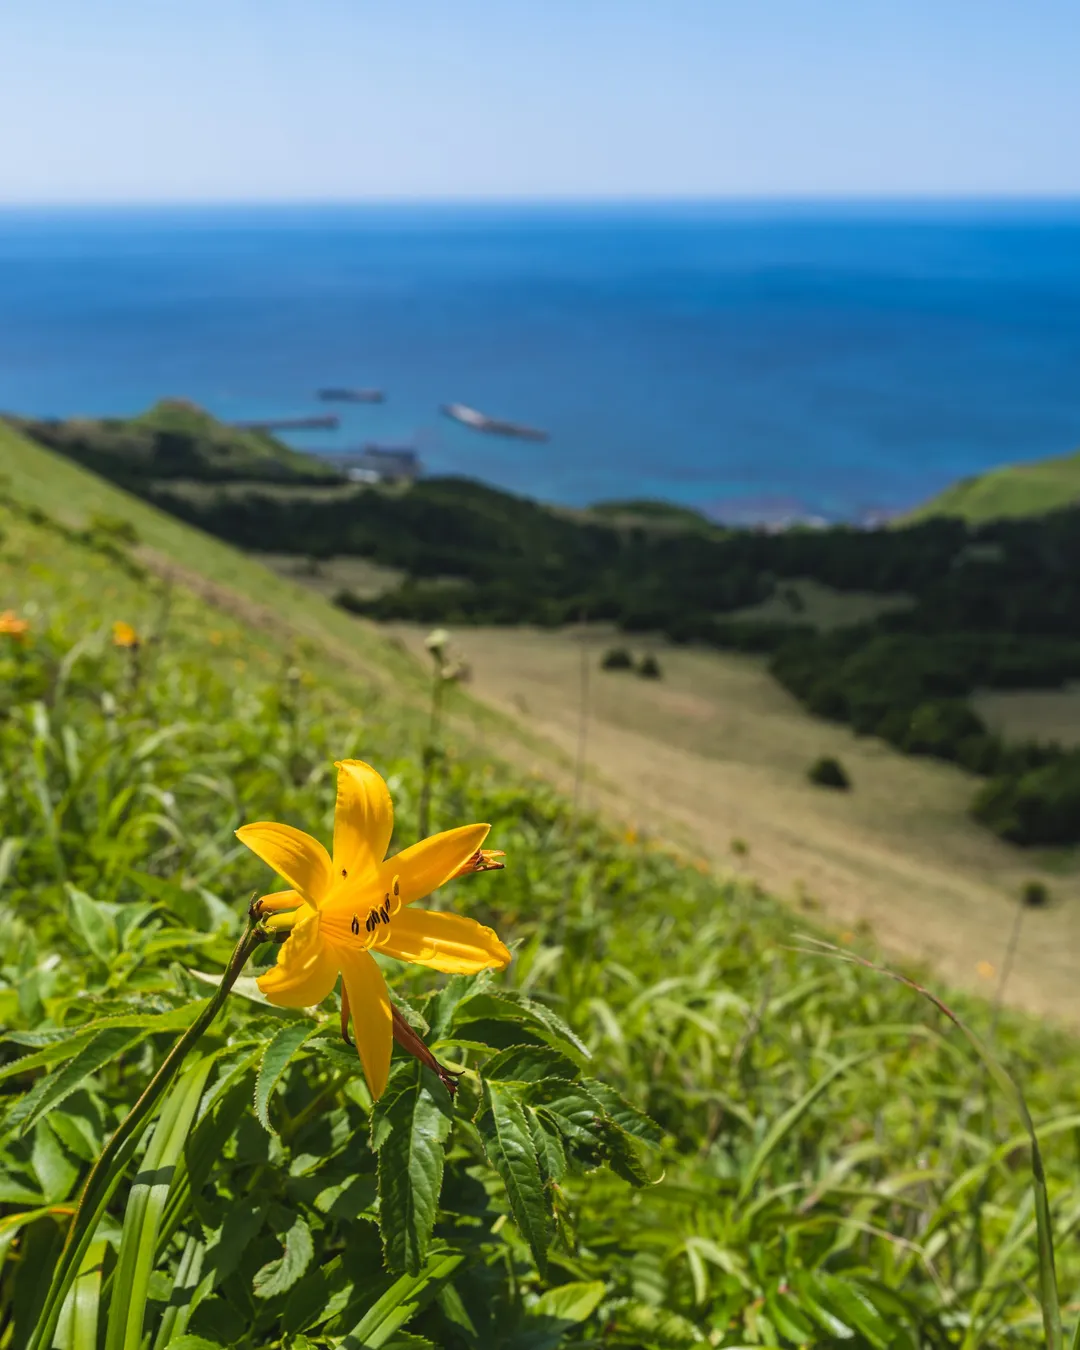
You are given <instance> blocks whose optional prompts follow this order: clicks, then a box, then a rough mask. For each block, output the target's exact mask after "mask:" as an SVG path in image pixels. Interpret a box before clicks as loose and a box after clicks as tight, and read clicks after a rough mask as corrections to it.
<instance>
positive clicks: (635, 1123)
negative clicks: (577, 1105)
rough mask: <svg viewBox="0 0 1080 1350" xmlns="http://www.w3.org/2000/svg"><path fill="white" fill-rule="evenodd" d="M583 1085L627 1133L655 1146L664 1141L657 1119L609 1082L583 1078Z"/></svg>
mask: <svg viewBox="0 0 1080 1350" xmlns="http://www.w3.org/2000/svg"><path fill="white" fill-rule="evenodd" d="M581 1085H582V1087H584V1088H586V1089H587V1090H588V1092H589V1094H590V1095H591V1096H593V1097H595V1098H596V1100H597V1101H598V1102H599V1103H600V1105H601V1106H602V1107H603V1108H604V1110H605V1111H606V1112H607V1114H608V1115H609V1116H610V1117H611V1119H612V1120H613V1121H614V1122H615V1124H616V1125H618V1127H619V1128H620V1129H621V1130H625V1131H626V1133H627V1134H632V1135H633V1136H634V1138H635V1139H640V1140H642V1141H643V1142H644V1143H646V1144H652V1145H653V1146H654V1147H658V1146H659V1145H660V1144H661V1143H663V1139H664V1132H663V1130H661V1128H660V1126H659V1125H657V1123H656V1121H655V1120H651V1119H650V1118H649V1117H648V1116H647V1115H645V1113H644V1112H643V1111H639V1110H638V1109H637V1107H636V1106H631V1105H630V1103H629V1102H628V1101H627V1100H626V1099H625V1098H624V1097H621V1096H620V1095H619V1093H617V1092H616V1091H615V1089H614V1088H613V1087H610V1086H609V1085H608V1084H607V1083H601V1082H600V1081H599V1079H596V1078H583V1079H582V1080H581Z"/></svg>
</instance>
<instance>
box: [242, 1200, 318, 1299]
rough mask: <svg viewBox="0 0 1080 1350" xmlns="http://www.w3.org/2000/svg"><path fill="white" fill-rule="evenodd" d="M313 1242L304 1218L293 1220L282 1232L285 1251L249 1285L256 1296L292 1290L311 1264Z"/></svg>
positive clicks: (313, 1250) (270, 1295)
mask: <svg viewBox="0 0 1080 1350" xmlns="http://www.w3.org/2000/svg"><path fill="white" fill-rule="evenodd" d="M314 1255H315V1243H314V1241H313V1240H312V1237H311V1229H310V1228H309V1227H308V1226H307V1224H306V1223H305V1222H304V1221H303V1219H295V1220H294V1221H293V1225H292V1227H291V1228H290V1229H289V1231H288V1232H287V1233H286V1234H285V1250H284V1252H283V1253H282V1255H281V1256H279V1257H278V1259H277V1260H276V1261H268V1262H267V1263H266V1265H265V1266H263V1267H262V1269H261V1270H260V1271H258V1273H257V1274H256V1276H255V1278H254V1280H253V1281H252V1284H251V1287H252V1290H253V1291H254V1294H255V1297H256V1298H274V1297H275V1296H276V1295H278V1294H284V1293H285V1292H286V1291H287V1290H289V1289H291V1288H292V1287H293V1285H294V1284H295V1283H296V1282H297V1280H298V1279H299V1278H300V1277H301V1275H303V1273H304V1271H305V1270H307V1268H308V1266H309V1265H310V1264H311V1258H312V1257H313V1256H314Z"/></svg>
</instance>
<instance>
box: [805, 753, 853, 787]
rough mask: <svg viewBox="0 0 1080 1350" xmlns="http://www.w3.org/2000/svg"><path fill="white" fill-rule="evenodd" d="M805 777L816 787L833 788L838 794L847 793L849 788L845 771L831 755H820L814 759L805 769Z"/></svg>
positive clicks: (849, 781)
mask: <svg viewBox="0 0 1080 1350" xmlns="http://www.w3.org/2000/svg"><path fill="white" fill-rule="evenodd" d="M806 776H807V778H809V780H810V781H811V783H814V784H816V785H817V786H818V787H824V788H835V789H836V790H837V791H839V792H847V791H848V789H849V788H850V787H851V779H850V778H849V777H848V772H847V770H846V769H845V768H844V766H843V765H842V764H841V763H840V761H839V760H838V759H836V758H835V757H834V756H833V755H822V756H821V758H820V759H815V760H814V762H813V764H811V765H810V767H809V769H807V771H806Z"/></svg>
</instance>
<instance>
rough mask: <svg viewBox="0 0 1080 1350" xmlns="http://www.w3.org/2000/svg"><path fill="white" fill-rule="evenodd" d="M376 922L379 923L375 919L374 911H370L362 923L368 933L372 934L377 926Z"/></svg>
mask: <svg viewBox="0 0 1080 1350" xmlns="http://www.w3.org/2000/svg"><path fill="white" fill-rule="evenodd" d="M378 922H379V921H378V919H377V918H376V917H375V911H374V910H372V911H371V913H370V914H369V915H368V916H367V919H366V920H365V922H364V927H365V928H366V929H367V930H368V932H369V933H373V932H374V931H375V927H376V925H377V924H378Z"/></svg>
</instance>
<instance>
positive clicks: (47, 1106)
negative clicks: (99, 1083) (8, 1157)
mask: <svg viewBox="0 0 1080 1350" xmlns="http://www.w3.org/2000/svg"><path fill="white" fill-rule="evenodd" d="M144 1034H145V1033H144V1032H143V1031H142V1030H139V1029H137V1028H132V1027H111V1028H109V1030H108V1031H99V1032H97V1033H96V1034H95V1035H94V1036H93V1037H92V1038H91V1039H90V1040H89V1041H88V1042H87V1043H86V1045H84V1046H83V1048H82V1049H81V1050H80V1051H79V1053H78V1054H77V1055H76V1056H75V1058H74V1059H73V1060H71V1061H70V1063H68V1064H65V1065H64V1067H63V1068H62V1069H57V1070H56V1072H55V1073H51V1074H49V1075H48V1077H47V1078H42V1079H41V1080H40V1081H38V1082H37V1083H35V1084H34V1086H33V1087H32V1088H31V1089H30V1091H29V1092H28V1093H27V1094H26V1096H25V1097H23V1098H21V1099H20V1100H19V1101H18V1102H16V1103H15V1105H14V1106H13V1107H12V1109H11V1111H10V1113H9V1114H8V1118H7V1120H6V1122H5V1127H6V1129H8V1130H16V1129H18V1130H21V1131H22V1132H23V1133H24V1134H25V1133H26V1132H27V1130H30V1129H32V1128H33V1126H34V1125H35V1124H36V1123H37V1121H39V1120H40V1119H41V1117H42V1116H44V1115H45V1114H46V1113H47V1112H48V1111H51V1110H52V1108H53V1107H54V1106H59V1105H60V1103H61V1102H62V1101H63V1100H64V1098H65V1097H69V1096H70V1095H71V1094H72V1093H73V1092H74V1091H75V1089H76V1088H77V1087H79V1086H80V1084H82V1083H83V1082H85V1081H86V1079H87V1078H89V1077H90V1075H91V1074H94V1073H97V1071H98V1070H99V1069H102V1068H104V1067H105V1065H106V1064H108V1063H109V1062H110V1060H113V1059H115V1058H116V1057H117V1055H121V1054H123V1052H124V1051H125V1050H127V1049H129V1048H130V1047H131V1046H133V1045H134V1044H135V1043H136V1042H137V1041H140V1040H142V1038H143V1035H144Z"/></svg>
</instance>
